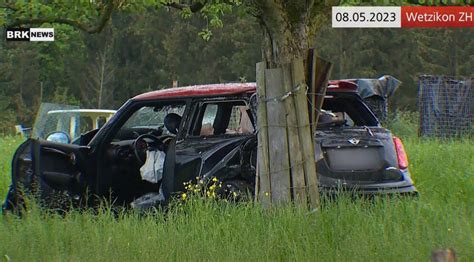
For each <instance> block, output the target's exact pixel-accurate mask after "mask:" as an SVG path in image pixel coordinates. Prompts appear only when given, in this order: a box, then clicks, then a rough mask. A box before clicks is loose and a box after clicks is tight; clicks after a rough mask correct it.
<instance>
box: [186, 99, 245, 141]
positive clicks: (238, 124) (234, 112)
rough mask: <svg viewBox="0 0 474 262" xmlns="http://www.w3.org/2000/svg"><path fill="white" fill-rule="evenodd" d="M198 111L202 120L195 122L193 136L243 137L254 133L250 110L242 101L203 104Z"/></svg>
mask: <svg viewBox="0 0 474 262" xmlns="http://www.w3.org/2000/svg"><path fill="white" fill-rule="evenodd" d="M199 111H200V115H201V116H202V118H201V120H198V121H197V124H196V126H195V129H194V132H193V134H194V135H199V136H212V135H224V134H227V135H230V134H236V135H240V134H243V135H244V134H252V133H253V132H254V125H253V123H252V120H251V117H250V115H249V111H250V110H249V107H248V106H247V104H246V103H245V102H244V101H230V102H216V103H205V104H202V105H201V108H200V110H199ZM198 117H199V116H198Z"/></svg>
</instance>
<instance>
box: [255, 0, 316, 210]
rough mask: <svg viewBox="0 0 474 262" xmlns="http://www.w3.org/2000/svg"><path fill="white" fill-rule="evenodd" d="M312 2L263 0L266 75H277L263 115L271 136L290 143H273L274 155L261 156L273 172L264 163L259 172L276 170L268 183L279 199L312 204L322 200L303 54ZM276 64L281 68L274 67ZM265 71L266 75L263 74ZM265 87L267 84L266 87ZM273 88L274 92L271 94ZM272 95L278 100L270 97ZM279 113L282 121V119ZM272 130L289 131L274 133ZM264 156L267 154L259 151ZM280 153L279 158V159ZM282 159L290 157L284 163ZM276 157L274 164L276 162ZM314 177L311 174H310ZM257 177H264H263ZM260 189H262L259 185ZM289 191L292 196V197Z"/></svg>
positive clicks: (261, 18) (262, 100)
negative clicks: (320, 197) (318, 184)
mask: <svg viewBox="0 0 474 262" xmlns="http://www.w3.org/2000/svg"><path fill="white" fill-rule="evenodd" d="M312 2H313V1H299V0H295V1H278V0H262V1H260V2H259V5H258V10H259V14H258V15H257V18H258V20H259V22H260V24H261V27H262V32H263V39H264V41H263V44H262V54H263V60H264V62H265V64H266V68H267V70H266V71H265V74H264V76H265V78H266V77H267V76H273V77H272V79H273V80H272V81H270V82H268V81H267V83H266V84H265V85H266V86H265V88H266V94H267V96H265V95H263V96H262V94H259V103H267V106H268V108H269V109H267V110H266V112H267V115H268V117H267V123H263V125H262V122H260V119H259V123H258V125H259V126H260V127H262V128H263V127H268V130H269V131H268V133H266V134H267V135H268V136H269V137H268V138H266V141H269V142H270V144H274V145H286V147H284V146H278V148H274V147H272V146H270V145H269V149H270V150H268V153H269V156H268V157H269V159H261V158H260V159H259V162H263V163H270V173H269V174H267V173H265V170H264V169H259V176H267V175H269V176H270V179H269V180H270V186H266V187H267V188H271V193H270V196H269V197H270V200H271V202H272V203H273V204H274V205H281V204H284V203H287V202H289V201H294V202H296V203H299V204H307V203H309V204H310V206H311V207H312V208H316V207H317V205H318V199H319V198H318V197H319V196H318V195H317V194H318V192H317V185H315V184H314V183H313V181H315V182H317V178H316V168H315V162H314V147H313V143H312V141H313V137H312V135H311V134H312V133H311V128H310V122H309V116H308V107H307V100H306V95H305V91H306V85H305V79H304V75H305V69H304V66H303V59H302V58H303V57H305V56H306V52H307V51H308V48H309V46H310V39H311V38H312V37H311V35H312V34H311V32H310V28H311V21H310V11H311V10H312V8H311V6H312ZM274 69H279V70H280V71H274ZM275 72H281V74H282V76H281V80H282V81H281V83H278V81H276V82H275V79H278V77H277V76H276V75H274V73H275ZM272 74H273V75H272ZM259 77H261V76H257V78H259ZM270 83H271V84H270ZM259 90H261V88H260V87H259ZM276 90H278V92H276ZM280 90H281V91H280ZM268 94H273V95H272V96H268ZM274 97H280V98H282V97H285V98H284V99H281V100H280V101H277V100H278V99H277V100H272V99H273V98H274ZM269 99H270V100H272V101H271V102H268V101H269ZM275 103H282V104H284V106H283V109H284V111H283V112H284V115H283V117H284V118H286V121H283V124H282V121H281V117H282V116H276V115H275V114H279V113H281V111H279V110H276V108H274V107H275ZM301 105H305V106H301ZM259 108H261V107H259ZM272 108H273V109H272ZM280 108H281V107H280ZM259 115H261V113H259ZM303 116H304V117H303ZM278 119H279V120H280V121H276V120H278ZM273 120H275V121H273ZM272 121H273V122H272ZM260 130H262V129H260ZM266 134H259V144H260V145H261V140H262V138H263V137H262V136H264V135H266ZM272 134H284V135H278V136H273V137H272ZM282 151H286V152H285V153H286V154H287V155H286V156H285V157H282V156H281V154H282ZM259 157H265V156H264V155H259ZM275 159H277V160H278V161H277V162H275ZM282 161H288V162H287V163H280V162H282ZM272 162H274V164H271V163H272ZM285 166H287V167H289V168H286V169H287V170H285V168H281V167H285ZM276 167H277V168H276ZM272 168H273V169H272ZM266 170H268V169H266ZM272 170H274V171H273V172H272ZM267 172H268V171H267ZM308 177H310V178H311V179H310V180H308ZM267 180H268V179H267ZM257 181H260V180H258V179H257ZM288 181H290V183H288ZM308 181H312V182H311V183H309V182H308ZM257 183H258V182H257ZM256 190H257V191H258V190H259V185H257V187H256ZM288 195H290V197H287V196H288ZM257 196H259V197H258V198H259V199H260V200H262V192H257ZM264 205H265V203H264ZM270 205H271V204H270Z"/></svg>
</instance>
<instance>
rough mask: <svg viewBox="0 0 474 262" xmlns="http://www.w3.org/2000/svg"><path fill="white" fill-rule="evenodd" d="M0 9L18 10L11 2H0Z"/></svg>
mask: <svg viewBox="0 0 474 262" xmlns="http://www.w3.org/2000/svg"><path fill="white" fill-rule="evenodd" d="M0 9H8V10H12V11H15V12H16V11H18V8H17V7H15V5H14V4H11V3H3V4H0Z"/></svg>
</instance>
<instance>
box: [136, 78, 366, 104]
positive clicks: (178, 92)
mask: <svg viewBox="0 0 474 262" xmlns="http://www.w3.org/2000/svg"><path fill="white" fill-rule="evenodd" d="M349 83H350V82H349ZM346 84H348V81H339V80H336V81H329V86H330V87H331V89H332V91H334V89H336V90H337V89H340V90H337V91H353V92H355V91H356V90H357V85H355V84H353V83H350V84H349V85H354V86H355V88H354V89H352V88H347V87H346V86H345V85H346ZM338 87H339V88H338ZM351 87H352V86H351ZM256 89H257V84H256V83H228V84H208V85H195V86H184V87H176V88H166V89H161V90H156V91H151V92H147V93H143V94H141V95H137V96H135V97H134V98H132V99H133V100H155V99H164V98H179V97H196V96H218V95H232V94H241V93H254V92H255V91H256Z"/></svg>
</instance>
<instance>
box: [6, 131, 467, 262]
mask: <svg viewBox="0 0 474 262" xmlns="http://www.w3.org/2000/svg"><path fill="white" fill-rule="evenodd" d="M405 131H406V130H405ZM406 133H407V136H408V135H410V132H409V130H408V131H406ZM18 143H19V141H18V140H17V139H13V138H3V139H0V172H1V173H0V200H2V201H3V198H4V196H5V192H6V190H7V186H8V184H9V180H10V178H9V172H10V171H9V169H10V159H11V156H12V154H13V151H14V149H15V147H16V146H17V145H18ZM405 147H406V150H407V151H408V154H409V158H410V169H411V172H412V175H413V177H414V179H415V182H416V185H417V187H418V189H419V191H420V194H421V195H420V197H419V198H418V199H379V200H377V201H375V203H367V202H364V201H355V202H354V201H349V200H347V199H346V198H341V199H340V200H339V201H338V202H337V203H331V204H327V205H325V206H324V207H322V208H321V209H320V210H319V211H318V212H313V213H309V212H307V210H303V209H301V208H297V207H286V208H280V209H275V210H270V211H264V210H262V209H261V208H260V207H259V206H258V205H255V204H242V205H230V204H226V203H215V202H212V201H201V200H193V201H188V202H187V204H185V205H182V206H176V207H175V208H173V209H172V210H171V211H170V212H169V213H167V214H166V215H164V214H159V213H158V214H153V215H147V216H142V217H140V216H138V215H136V214H124V215H121V216H120V217H119V218H118V219H117V218H114V217H113V216H112V215H110V212H107V209H104V210H103V212H102V213H101V214H100V215H93V214H89V213H85V214H83V213H82V214H79V213H71V214H69V215H67V216H66V217H65V218H63V217H58V216H55V215H45V214H42V213H41V212H39V211H38V210H32V211H31V212H30V213H29V214H28V215H27V216H26V217H25V218H23V219H17V218H14V217H11V216H7V217H4V218H3V219H2V221H1V222H0V256H2V257H3V260H4V261H6V260H9V259H11V261H29V260H45V261H58V260H61V261H63V260H70V261H87V260H125V261H140V260H219V261H222V260H225V261H227V260H230V261H236V260H240V261H245V260H319V261H347V260H350V261H353V260H354V261H411V260H415V261H427V260H429V257H430V253H431V251H432V250H433V249H436V248H446V247H452V248H454V249H455V250H456V252H457V256H458V258H459V260H460V261H474V242H473V236H474V225H473V221H474V141H473V140H464V141H451V142H440V141H432V140H419V139H416V138H411V139H410V138H406V139H405Z"/></svg>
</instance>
